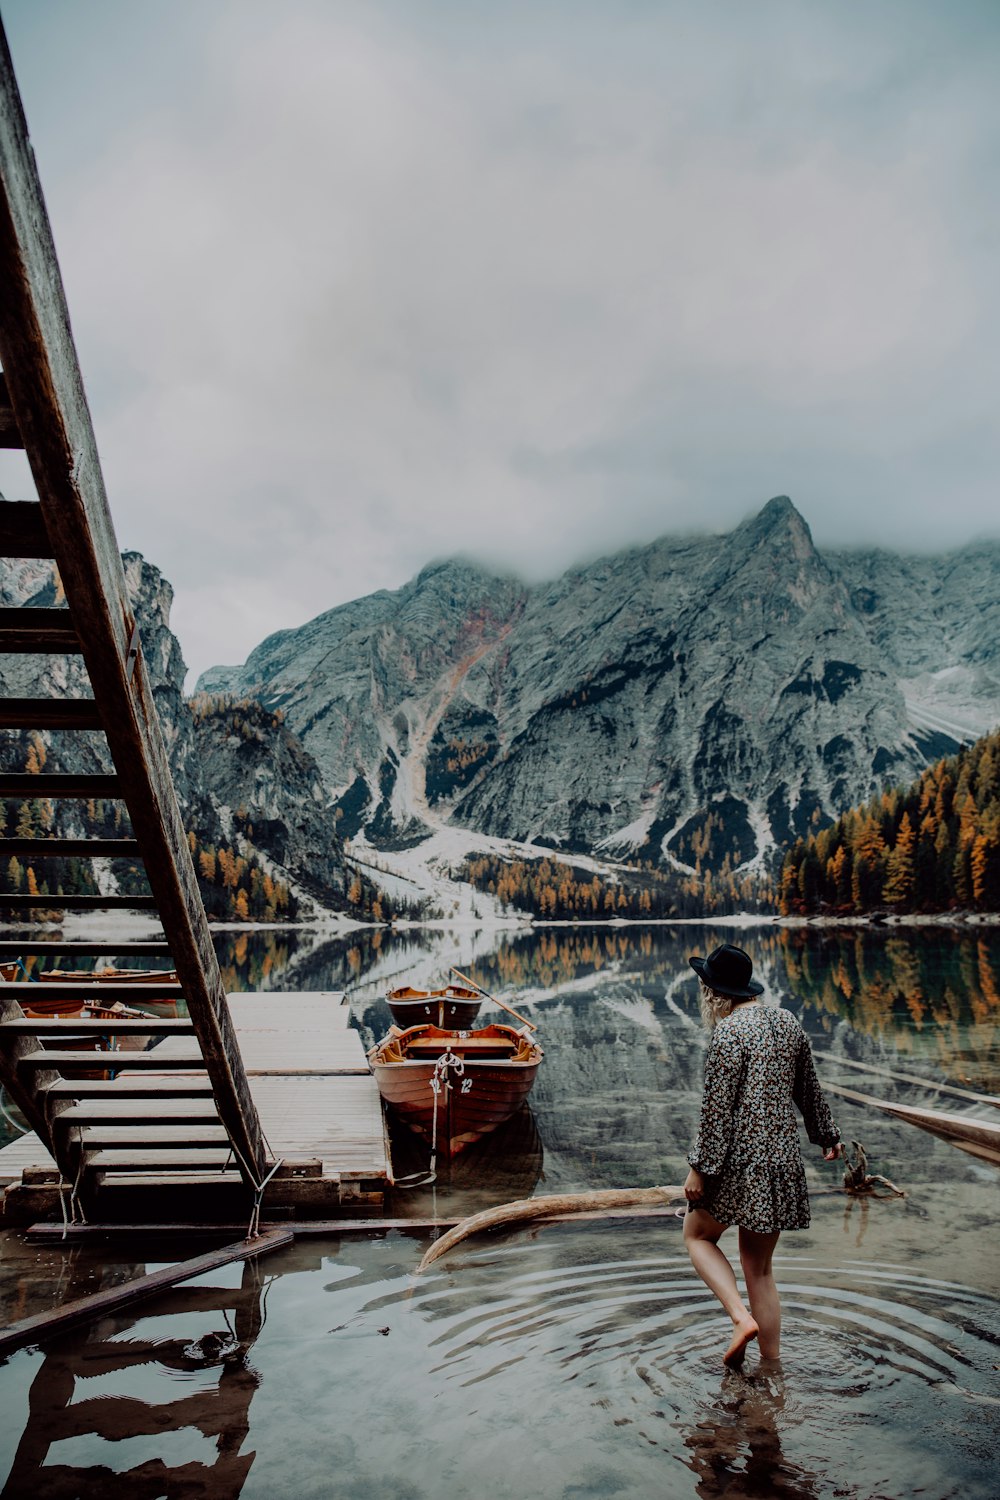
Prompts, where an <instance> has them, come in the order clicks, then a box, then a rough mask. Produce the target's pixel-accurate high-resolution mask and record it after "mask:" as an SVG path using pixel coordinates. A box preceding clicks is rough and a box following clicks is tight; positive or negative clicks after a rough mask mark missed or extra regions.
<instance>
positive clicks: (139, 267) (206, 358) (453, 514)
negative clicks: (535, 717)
mask: <svg viewBox="0 0 1000 1500" xmlns="http://www.w3.org/2000/svg"><path fill="white" fill-rule="evenodd" d="M46 11H49V13H50V14H51V15H55V14H57V13H58V16H59V28H58V31H54V30H53V29H52V28H51V27H50V28H49V29H48V30H46V28H45V27H44V26H43V25H42V24H41V22H40V20H39V16H40V15H41V16H44V14H45V13H46ZM137 12H141V17H142V19H141V21H138V20H137V19H136V16H137ZM5 19H6V21H7V25H8V31H9V34H10V39H11V43H12V47H13V49H14V52H15V61H16V63H17V65H18V68H19V73H20V74H21V79H22V88H23V90H24V93H25V100H26V107H27V112H28V116H29V120H30V121H31V123H32V128H33V132H34V134H35V139H36V143H37V146H38V150H39V155H40V160H41V166H42V171H43V177H44V180H45V183H46V189H47V192H48V196H49V200H50V205H51V209H52V213H53V218H54V221H55V230H56V238H57V244H58V246H59V249H60V254H61V258H62V262H63V267H64V273H65V276H66V279H67V283H68V288H69V294H70V303H71V307H72V310H73V316H74V327H75V330H76V333H77V337H78V342H79V345H80V348H81V355H82V358H83V363H84V370H85V375H86V377H87V380H88V387H89V391H90V397H91V404H92V408H93V410H94V414H95V422H96V425H97V430H98V437H99V441H100V446H101V451H102V455H103V457H104V461H105V467H106V472H107V478H108V485H109V491H110V493H111V497H112V505H113V508H114V511H115V515H116V519H117V523H118V527H119V532H120V534H121V537H122V540H123V542H125V543H127V544H128V545H130V546H135V547H140V548H141V549H142V550H143V551H144V552H146V553H147V555H148V556H149V557H150V558H151V559H152V560H154V561H156V562H157V563H158V564H159V565H160V566H161V567H163V568H164V570H165V571H166V572H167V574H168V576H170V577H171V579H172V581H173V582H174V583H175V586H176V589H177V604H176V607H175V625H176V628H177V629H178V632H179V634H180V635H181V638H182V640H183V642H184V644H185V648H186V652H187V655H188V656H189V658H190V661H191V664H192V666H193V667H194V668H195V669H196V670H200V669H201V668H202V667H204V666H206V665H208V664H209V663H211V662H214V661H219V660H227V659H228V660H236V659H239V658H242V657H243V656H245V654H246V653H247V651H248V650H249V649H250V648H251V647H252V646H253V645H254V644H255V643H256V642H257V641H258V640H259V639H260V638H261V637H262V636H263V635H265V634H267V633H268V632H269V631H271V630H273V629H276V628H279V627H281V626H284V625H289V624H293V623H296V622H297V621H299V620H301V619H303V618H305V617H307V616H308V615H310V614H313V613H317V612H319V611H320V610H322V609H325V608H328V607H330V606H331V605H333V604H335V603H338V602H340V601H342V600H344V599H346V598H349V597H352V596H355V595H357V594H360V593H364V592H368V591H369V590H372V589H375V588H379V587H394V586H397V585H398V584H399V583H401V582H403V581H404V580H405V578H406V577H408V576H410V575H411V574H412V573H414V572H416V571H417V570H418V569H419V567H420V566H422V565H423V563H425V562H426V561H427V560H428V559H429V558H431V557H435V556H441V555H445V554H448V553H450V552H455V551H464V552H473V553H475V554H476V555H477V556H479V557H480V558H482V559H485V560H487V561H490V560H492V561H494V562H496V563H497V564H498V565H501V566H504V567H509V568H516V569H518V570H519V571H521V572H522V573H523V574H525V575H526V576H529V577H534V578H538V577H542V576H545V575H546V574H550V573H553V572H555V571H557V570H559V569H561V568H563V567H565V566H567V565H568V564H569V563H571V562H572V561H574V560H575V559H576V558H577V557H579V556H581V555H583V554H585V553H587V554H593V553H595V552H597V551H601V550H614V549H617V548H619V547H621V546H624V545H626V544H628V543H630V542H633V541H640V540H647V539H649V538H651V537H652V536H655V535H657V534H659V533H660V532H663V531H666V530H672V529H682V530H689V529H691V527H692V526H693V525H699V526H702V527H707V528H712V529H714V528H719V527H723V526H728V525H730V524H732V523H733V522H734V521H736V520H738V519H740V517H741V516H742V515H744V514H746V513H747V512H748V511H750V510H751V509H753V508H754V507H755V506H756V505H758V504H759V503H761V502H763V500H765V499H766V498H767V497H768V496H769V495H771V494H774V493H779V492H789V493H791V494H792V495H793V498H794V499H795V501H796V504H797V505H798V506H799V508H800V509H801V510H802V512H803V513H804V514H805V515H806V517H807V518H808V519H809V520H810V522H811V523H812V525H813V528H814V531H815V533H816V535H817V538H818V539H819V540H821V541H823V542H826V543H848V542H853V541H858V542H881V543H884V544H888V545H892V544H894V543H898V542H899V541H900V540H905V541H906V542H907V543H908V544H910V545H926V546H934V547H937V546H942V545H948V544H952V543H954V544H957V543H960V542H962V541H964V540H966V539H967V538H968V537H969V536H971V535H974V534H976V533H977V532H981V531H984V530H986V529H990V530H992V531H993V532H994V533H995V531H996V528H997V524H998V523H997V522H996V520H995V519H994V515H993V513H994V512H995V509H996V507H995V504H994V502H993V495H994V489H995V481H994V476H995V474H996V472H997V457H998V454H997V451H996V449H997V439H996V438H995V436H994V435H993V431H992V426H991V423H990V422H989V420H988V419H987V415H986V406H987V401H988V400H989V399H990V393H991V392H992V391H993V390H995V389H996V385H997V375H998V369H997V365H998V354H997V350H998V348H1000V327H998V323H1000V305H998V304H1000V292H998V289H997V286H996V276H995V259H996V246H997V238H998V235H997V228H998V222H997V221H998V213H1000V209H998V207H997V201H998V200H997V196H996V194H995V193H994V192H993V191H992V190H991V187H990V184H991V182H992V179H993V177H994V176H995V171H996V169H995V166H994V165H993V163H994V162H995V161H996V160H997V152H996V147H997V145H998V144H1000V143H998V140H997V137H998V115H1000V111H998V107H997V105H996V103H995V100H994V92H995V91H994V89H993V88H992V77H993V74H994V72H995V63H996V40H997V32H998V27H997V12H996V10H995V8H993V7H991V6H985V5H978V4H971V3H969V4H962V3H959V4H955V5H952V6H949V7H941V6H938V5H932V4H922V3H918V0H912V3H910V0H907V3H906V4H892V3H886V4H882V5H879V6H878V7H872V6H871V5H869V4H860V3H847V4H843V5H837V6H827V7H818V6H814V7H802V6H800V5H791V4H778V3H773V4H768V3H762V4H757V5H754V6H747V5H745V4H720V5H713V6H712V7H698V6H691V5H689V4H663V5H643V4H632V5H625V6H622V7H615V8H614V10H613V12H612V11H610V10H608V9H607V8H606V7H604V6H597V5H593V6H588V5H573V6H569V5H565V6H556V5H544V4H541V5H537V6H532V7H530V8H529V7H518V6H513V7H510V8H508V7H492V6H470V5H457V4H456V5H448V4H444V3H441V4H433V3H432V4H428V5H421V6H419V7H413V6H410V5H402V4H395V5H394V4H389V3H384V4H381V5H365V6H360V5H359V6H351V5H343V6H340V5H338V6H337V7H330V6H328V5H320V4H309V3H297V4H290V5H286V6H284V7H281V8H280V9H279V10H277V11H275V10H274V9H273V8H271V7H265V6H263V5H258V4H255V3H247V0H242V3H240V4H238V5H215V6H213V7H210V8H207V9H206V8H205V7H204V6H202V5H191V4H186V5H185V4H174V5H172V6H170V7H148V8H147V7H130V6H126V7H125V8H124V10H123V9H122V7H120V6H117V5H112V4H106V5H101V4H94V5H93V6H90V7H87V8H86V14H85V16H84V15H83V14H82V8H76V9H74V8H73V7H69V8H68V9H66V8H63V7H59V6H49V7H47V6H46V5H45V4H35V5H33V6H27V5H25V4H24V3H23V0H22V3H11V0H7V4H6V5H5ZM83 32H86V33H87V36H88V39H89V40H88V44H89V45H90V46H91V47H92V48H94V49H95V54H96V52H97V50H98V49H99V48H100V45H101V42H102V38H103V37H104V36H105V35H106V36H107V37H108V38H109V39H112V33H113V45H111V48H110V54H109V57H107V58H97V59H96V66H97V69H98V72H97V79H98V83H99V86H100V88H101V89H102V90H103V94H104V96H105V97H103V99H102V102H101V103H100V107H98V108H97V110H96V114H95V116H94V117H93V118H91V117H90V116H89V115H88V114H87V111H86V108H85V104H86V101H85V100H81V99H80V97H79V96H78V95H76V96H75V95H74V88H76V89H79V88H80V87H81V84H80V82H79V81H77V82H76V83H74V82H73V78H72V76H71V75H70V74H69V73H68V71H67V68H66V61H67V58H68V57H69V56H70V55H71V54H72V52H73V49H74V47H78V46H81V45H83V41H82V33H83ZM161 44H162V45H161ZM22 59H23V65H22ZM151 60H152V66H151ZM140 62H141V63H142V65H143V66H144V67H145V68H146V70H147V76H148V87H147V89H146V91H145V94H143V92H142V91H139V90H137V89H136V87H135V84H134V78H133V76H132V74H133V73H134V71H135V69H136V68H137V67H139V65H140ZM102 70H103V71H102ZM29 80H31V81H33V82H34V83H35V84H36V86H37V98H36V97H34V96H33V93H32V89H31V88H30V87H29ZM57 83H58V85H59V86H58V87H57V86H56V84H57ZM108 90H111V91H114V90H117V91H118V92H117V95H116V96H115V97H116V98H117V100H118V101H119V103H120V106H121V108H120V111H118V112H116V110H115V109H113V108H111V107H110V106H109V103H108V99H107V97H106V95H107V92H108ZM74 117H78V118H82V119H84V120H85V122H86V123H85V124H84V125H83V126H82V127H81V134H82V136H83V137H84V139H83V140H80V139H75V140H74V139H71V136H72V132H73V128H74V127H73V120H74ZM3 474H4V471H3V469H2V468H0V488H4V489H5V490H6V491H7V492H8V493H11V485H10V483H9V482H5V480H4V477H3Z"/></svg>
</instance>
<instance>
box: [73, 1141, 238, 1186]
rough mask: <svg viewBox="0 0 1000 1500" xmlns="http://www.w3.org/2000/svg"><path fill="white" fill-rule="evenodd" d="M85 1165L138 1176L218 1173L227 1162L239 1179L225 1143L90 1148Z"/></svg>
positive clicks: (233, 1159) (96, 1170) (234, 1159)
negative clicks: (168, 1146) (199, 1172)
mask: <svg viewBox="0 0 1000 1500" xmlns="http://www.w3.org/2000/svg"><path fill="white" fill-rule="evenodd" d="M223 1136H224V1139H225V1140H226V1141H227V1142H228V1139H229V1138H228V1136H226V1135H225V1132H223ZM84 1159H85V1161H86V1163H87V1166H88V1167H90V1168H91V1169H92V1170H93V1171H95V1172H135V1173H138V1174H139V1175H144V1174H146V1173H149V1172H152V1173H154V1174H156V1175H159V1174H160V1173H161V1172H192V1171H199V1170H201V1169H204V1170H205V1171H210V1172H221V1171H223V1170H224V1168H225V1167H226V1165H227V1163H229V1162H232V1164H233V1180H234V1182H240V1175H239V1170H238V1168H237V1166H236V1158H235V1157H234V1156H233V1154H232V1151H231V1150H230V1149H229V1147H228V1144H227V1145H226V1146H223V1147H220V1146H218V1145H217V1144H215V1143H213V1144H211V1145H208V1146H191V1147H188V1148H187V1149H185V1150H181V1149H179V1148H178V1149H176V1150H174V1151H169V1150H166V1149H164V1150H162V1151H156V1150H149V1151H147V1150H144V1149H143V1148H142V1146H141V1145H139V1144H136V1145H134V1146H129V1147H122V1149H121V1150H119V1151H90V1150H86V1151H85V1152H84Z"/></svg>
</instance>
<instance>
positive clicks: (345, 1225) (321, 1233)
mask: <svg viewBox="0 0 1000 1500" xmlns="http://www.w3.org/2000/svg"><path fill="white" fill-rule="evenodd" d="M646 1212H647V1213H648V1212H649V1210H646ZM656 1212H657V1213H659V1210H657V1211H656ZM666 1212H667V1213H669V1214H671V1215H672V1214H674V1212H675V1211H674V1209H672V1208H671V1209H668V1210H666ZM573 1217H574V1219H576V1218H579V1217H580V1216H579V1215H578V1214H575V1215H574V1216H573ZM460 1223H461V1218H460V1217H456V1216H448V1215H446V1216H445V1217H444V1218H437V1219H390V1218H384V1219H379V1218H369V1219H347V1218H342V1219H299V1220H297V1221H296V1222H295V1223H294V1224H290V1225H288V1232H289V1233H290V1234H293V1235H294V1236H295V1238H296V1240H300V1239H303V1240H311V1239H324V1238H327V1237H329V1238H333V1237H335V1236H341V1235H351V1234H376V1235H378V1234H385V1233H388V1232H389V1231H390V1230H396V1231H398V1232H400V1233H403V1234H411V1233H412V1234H413V1235H419V1236H420V1237H421V1239H423V1238H425V1237H426V1236H427V1235H428V1234H430V1233H433V1232H434V1231H435V1230H441V1229H454V1227H455V1225H456V1224H460ZM261 1227H262V1229H263V1230H264V1232H265V1233H269V1232H270V1231H271V1229H272V1228H276V1227H277V1226H276V1225H273V1224H268V1223H265V1224H263V1225H262V1226H261ZM242 1228H243V1226H242V1225H241V1224H215V1225H211V1226H209V1225H205V1224H176V1223H173V1224H97V1223H93V1224H70V1226H69V1228H68V1229H66V1230H65V1239H66V1242H67V1243H77V1244H86V1243H87V1242H88V1241H91V1242H94V1243H107V1244H116V1243H120V1244H126V1245H127V1244H130V1243H134V1242H135V1241H140V1242H141V1241H143V1240H150V1239H154V1240H155V1239H159V1238H161V1237H163V1238H173V1237H177V1236H182V1237H186V1236H188V1235H190V1236H197V1235H206V1234H209V1233H211V1234H221V1233H223V1232H229V1233H231V1234H238V1233H240V1232H241V1231H242ZM24 1237H25V1239H26V1240H27V1241H28V1243H29V1244H40V1245H51V1244H55V1243H57V1242H60V1243H61V1242H62V1241H63V1237H64V1228H63V1225H62V1224H54V1223H53V1224H46V1223H44V1222H39V1223H37V1224H30V1225H28V1227H27V1228H26V1229H25V1230H24ZM86 1347H87V1350H88V1352H89V1351H90V1349H92V1348H94V1347H95V1346H94V1345H92V1344H88V1345H87V1346H86ZM136 1347H142V1346H141V1345H137V1343H133V1342H132V1341H130V1342H129V1343H128V1344H120V1343H115V1344H111V1345H110V1346H109V1349H110V1352H115V1351H119V1350H120V1351H123V1352H124V1351H125V1350H126V1349H134V1348H136ZM163 1347H164V1346H163V1345H162V1344H157V1345H156V1348H157V1349H160V1348H163Z"/></svg>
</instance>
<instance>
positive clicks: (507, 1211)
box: [417, 1187, 686, 1276]
mask: <svg viewBox="0 0 1000 1500" xmlns="http://www.w3.org/2000/svg"><path fill="white" fill-rule="evenodd" d="M684 1202H686V1199H685V1197H684V1189H683V1188H680V1187H648V1188H598V1189H595V1190H594V1191H593V1192H586V1193H552V1194H549V1195H548V1196H546V1197H542V1198H517V1199H515V1200H514V1201H513V1202H512V1203H499V1204H497V1206H496V1208H487V1209H484V1211H483V1212H482V1213H479V1214H470V1215H469V1217H468V1218H466V1219H462V1220H461V1221H460V1222H459V1223H458V1224H456V1225H455V1227H454V1229H449V1231H448V1233H447V1234H444V1235H442V1236H441V1238H440V1239H439V1240H435V1242H434V1244H433V1245H432V1246H431V1247H430V1249H429V1250H428V1251H427V1254H426V1255H425V1256H424V1258H423V1260H422V1261H421V1262H420V1264H419V1266H418V1267H417V1275H418V1276H419V1274H420V1272H421V1271H425V1270H426V1269H427V1267H428V1266H429V1265H430V1264H431V1262H432V1261H435V1260H437V1259H438V1258H439V1257H440V1256H442V1255H446V1254H447V1252H448V1251H449V1250H451V1249H453V1248H454V1247H455V1246H456V1245H457V1244H459V1243H460V1242H461V1241H462V1240H465V1239H468V1237H469V1235H471V1234H482V1233H483V1231H484V1230H486V1229H498V1228H500V1227H501V1226H503V1225H506V1224H523V1223H524V1222H526V1221H527V1220H531V1219H551V1218H555V1217H560V1216H562V1215H563V1214H598V1215H600V1214H603V1213H614V1212H616V1211H617V1210H619V1209H622V1208H665V1207H667V1206H669V1205H670V1204H671V1203H684Z"/></svg>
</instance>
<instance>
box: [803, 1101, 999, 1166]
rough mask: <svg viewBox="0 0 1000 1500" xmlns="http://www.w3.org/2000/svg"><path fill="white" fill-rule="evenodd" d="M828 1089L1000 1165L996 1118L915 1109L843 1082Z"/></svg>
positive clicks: (983, 1159)
mask: <svg viewBox="0 0 1000 1500" xmlns="http://www.w3.org/2000/svg"><path fill="white" fill-rule="evenodd" d="M823 1088H824V1091H825V1092H827V1093H830V1094H837V1095H839V1097H840V1098H841V1099H849V1100H851V1102H852V1103H854V1104H865V1105H868V1106H869V1107H870V1108H872V1109H879V1110H881V1111H882V1113H883V1114H886V1115H891V1116H892V1117H893V1119H896V1120H903V1121H905V1123H906V1124H907V1125H916V1127H917V1129H918V1130H926V1131H928V1132H929V1134H931V1135H936V1136H939V1137H940V1138H941V1140H944V1141H947V1142H948V1144H949V1145H951V1146H957V1147H958V1148H959V1150H960V1151H967V1152H968V1153H969V1155H970V1156H977V1157H979V1159H980V1161H988V1162H992V1164H993V1165H994V1166H1000V1125H998V1124H995V1123H994V1122H993V1121H992V1120H976V1119H972V1118H971V1117H970V1116H968V1115H952V1114H945V1113H944V1111H943V1110H937V1109H915V1108H914V1107H913V1106H912V1105H910V1104H892V1103H890V1102H889V1100H887V1099H876V1098H874V1097H873V1096H872V1095H871V1094H862V1093H860V1092H859V1091H858V1090H857V1089H849V1088H845V1087H844V1085H843V1084H837V1083H825V1082H824V1084H823Z"/></svg>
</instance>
